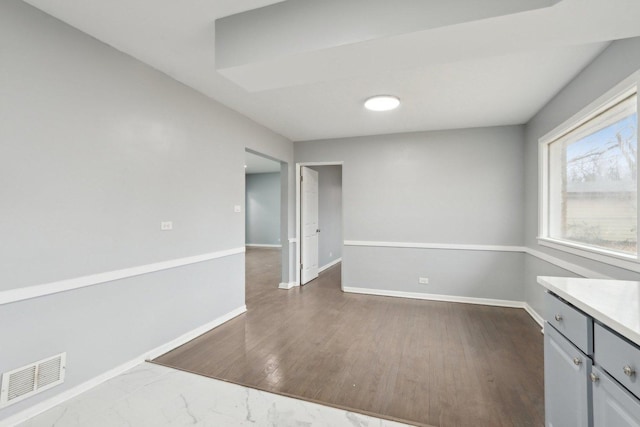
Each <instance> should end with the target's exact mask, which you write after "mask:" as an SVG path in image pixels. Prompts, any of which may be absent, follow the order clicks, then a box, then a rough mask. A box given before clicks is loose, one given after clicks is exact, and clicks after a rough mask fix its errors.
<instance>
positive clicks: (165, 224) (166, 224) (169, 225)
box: [160, 221, 173, 231]
mask: <svg viewBox="0 0 640 427" xmlns="http://www.w3.org/2000/svg"><path fill="white" fill-rule="evenodd" d="M160 230H162V231H169V230H173V222H172V221H162V222H161V223H160Z"/></svg>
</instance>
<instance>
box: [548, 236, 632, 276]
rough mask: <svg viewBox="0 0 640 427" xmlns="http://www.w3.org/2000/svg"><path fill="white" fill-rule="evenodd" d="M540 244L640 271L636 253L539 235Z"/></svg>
mask: <svg viewBox="0 0 640 427" xmlns="http://www.w3.org/2000/svg"><path fill="white" fill-rule="evenodd" d="M538 244H539V245H540V246H546V247H548V248H552V249H556V250H558V251H562V252H566V253H569V254H572V255H577V256H580V257H583V258H587V259H590V260H593V261H598V262H601V263H603V264H608V265H611V266H614V267H618V268H623V269H625V270H630V271H634V272H636V273H640V261H639V260H638V258H637V257H636V256H634V255H628V256H627V255H623V254H619V253H615V252H608V251H607V250H606V249H596V248H593V247H590V246H583V245H579V244H575V243H570V242H565V241H562V240H556V239H551V238H548V237H538Z"/></svg>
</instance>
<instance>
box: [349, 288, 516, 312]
mask: <svg viewBox="0 0 640 427" xmlns="http://www.w3.org/2000/svg"><path fill="white" fill-rule="evenodd" d="M342 290H343V291H344V292H350V293H354V294H366V295H378V296H384V297H396V298H411V299H422V300H429V301H443V302H460V303H464V304H480V305H492V306H496V307H511V308H523V304H524V303H523V302H522V301H509V300H502V299H489V298H474V297H461V296H456V295H441V294H423V293H421V292H403V291H389V290H381V289H367V288H354V287H349V286H344V287H343V288H342Z"/></svg>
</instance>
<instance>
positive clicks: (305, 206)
mask: <svg viewBox="0 0 640 427" xmlns="http://www.w3.org/2000/svg"><path fill="white" fill-rule="evenodd" d="M301 172H302V182H301V184H300V198H301V204H300V205H301V209H300V220H301V221H300V222H301V228H302V230H301V231H302V244H301V245H300V254H301V256H300V260H301V263H302V266H301V268H300V269H301V272H300V284H301V285H304V284H305V283H308V282H310V281H311V280H313V279H315V278H316V277H318V233H319V232H320V230H319V228H318V172H316V171H314V170H312V169H309V168H307V167H304V166H303V167H302V169H301Z"/></svg>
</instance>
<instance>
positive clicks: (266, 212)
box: [245, 172, 280, 245]
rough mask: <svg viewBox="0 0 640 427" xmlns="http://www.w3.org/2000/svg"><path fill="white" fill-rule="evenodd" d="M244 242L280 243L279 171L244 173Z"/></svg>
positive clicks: (260, 243) (249, 243)
mask: <svg viewBox="0 0 640 427" xmlns="http://www.w3.org/2000/svg"><path fill="white" fill-rule="evenodd" d="M245 197H246V202H245V206H246V211H245V213H246V215H245V233H246V234H245V243H246V244H248V245H251V244H258V245H280V173H278V172H276V173H252V174H247V175H246V190H245Z"/></svg>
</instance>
